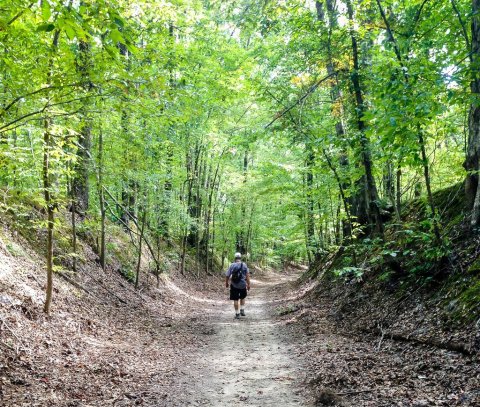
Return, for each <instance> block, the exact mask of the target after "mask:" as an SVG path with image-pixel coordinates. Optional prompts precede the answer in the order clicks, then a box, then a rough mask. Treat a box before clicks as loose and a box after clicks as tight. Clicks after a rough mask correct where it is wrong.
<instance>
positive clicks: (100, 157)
mask: <svg viewBox="0 0 480 407" xmlns="http://www.w3.org/2000/svg"><path fill="white" fill-rule="evenodd" d="M103 165H104V163H103V132H102V130H100V134H99V138H98V188H97V189H98V199H99V205H100V216H101V220H100V265H101V266H102V270H103V271H105V265H106V242H105V191H104V190H103Z"/></svg>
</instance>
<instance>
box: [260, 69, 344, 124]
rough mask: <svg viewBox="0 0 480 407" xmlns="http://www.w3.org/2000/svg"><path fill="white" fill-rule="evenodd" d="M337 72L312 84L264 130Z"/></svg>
mask: <svg viewBox="0 0 480 407" xmlns="http://www.w3.org/2000/svg"><path fill="white" fill-rule="evenodd" d="M337 73H338V72H337V71H335V72H332V73H331V74H328V75H327V76H325V77H323V78H322V79H320V80H319V81H317V82H316V83H314V84H313V85H312V86H310V88H309V89H308V91H307V92H306V93H305V94H304V95H303V96H302V97H301V98H300V99H298V100H297V101H296V102H295V103H293V104H292V105H291V106H290V107H288V108H286V109H285V110H284V111H283V112H281V113H279V114H277V115H276V116H275V117H274V118H273V120H272V121H271V122H270V123H268V124H267V125H266V126H265V129H268V128H269V127H270V126H271V125H272V124H273V123H275V122H276V121H277V120H278V119H280V118H281V117H283V116H285V115H286V114H287V113H288V112H289V111H290V110H292V109H293V108H294V107H295V106H297V105H299V104H300V103H302V102H303V101H304V100H305V99H306V98H307V97H308V96H309V95H311V94H312V93H313V92H315V90H317V88H318V87H319V86H320V85H321V84H322V83H323V82H325V81H326V80H327V79H330V78H331V77H332V76H335V75H336V74H337Z"/></svg>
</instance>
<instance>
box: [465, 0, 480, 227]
mask: <svg viewBox="0 0 480 407" xmlns="http://www.w3.org/2000/svg"><path fill="white" fill-rule="evenodd" d="M471 34H472V40H471V50H469V51H470V53H471V57H470V63H471V67H470V75H471V81H470V91H471V94H472V103H471V105H470V113H469V115H468V143H467V152H466V157H465V162H464V167H465V169H466V170H467V177H466V179H465V195H466V201H467V205H468V208H469V209H471V210H472V214H471V217H470V224H471V225H472V226H477V225H478V224H479V223H480V182H479V170H480V166H479V164H480V75H479V73H478V72H479V71H478V70H479V66H480V0H472V24H471Z"/></svg>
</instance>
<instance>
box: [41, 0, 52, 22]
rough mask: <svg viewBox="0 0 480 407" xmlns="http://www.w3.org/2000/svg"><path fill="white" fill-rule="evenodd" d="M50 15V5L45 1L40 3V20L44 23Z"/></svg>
mask: <svg viewBox="0 0 480 407" xmlns="http://www.w3.org/2000/svg"><path fill="white" fill-rule="evenodd" d="M51 15H52V9H51V8H50V3H49V2H48V1H47V0H43V1H42V18H43V20H44V21H48V19H49V18H50V16H51Z"/></svg>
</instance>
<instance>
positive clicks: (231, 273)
mask: <svg viewBox="0 0 480 407" xmlns="http://www.w3.org/2000/svg"><path fill="white" fill-rule="evenodd" d="M229 286H230V300H232V301H233V307H234V308H235V319H240V315H241V316H242V317H244V316H245V298H246V297H247V291H250V272H249V271H248V267H247V265H246V264H245V263H244V262H243V261H242V255H241V253H235V262H234V263H232V264H230V267H229V268H228V270H227V272H226V273H225V287H227V288H228V287H229ZM239 303H240V304H239Z"/></svg>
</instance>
